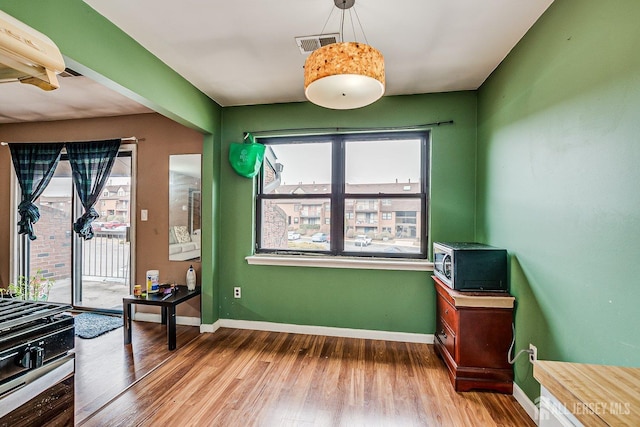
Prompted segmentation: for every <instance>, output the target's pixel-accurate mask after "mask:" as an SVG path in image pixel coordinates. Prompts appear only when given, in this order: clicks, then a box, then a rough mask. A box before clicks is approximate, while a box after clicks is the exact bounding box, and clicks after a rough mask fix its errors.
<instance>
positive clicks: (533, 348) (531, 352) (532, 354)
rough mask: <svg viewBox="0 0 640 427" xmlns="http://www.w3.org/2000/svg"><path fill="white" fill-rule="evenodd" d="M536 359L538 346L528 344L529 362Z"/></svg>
mask: <svg viewBox="0 0 640 427" xmlns="http://www.w3.org/2000/svg"><path fill="white" fill-rule="evenodd" d="M537 361H538V347H536V346H535V345H533V344H529V362H531V363H535V362H537Z"/></svg>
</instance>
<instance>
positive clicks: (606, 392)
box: [533, 360, 640, 426]
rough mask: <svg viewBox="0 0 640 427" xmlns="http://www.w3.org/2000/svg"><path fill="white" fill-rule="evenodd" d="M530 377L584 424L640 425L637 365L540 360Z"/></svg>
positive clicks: (639, 383) (638, 370)
mask: <svg viewBox="0 0 640 427" xmlns="http://www.w3.org/2000/svg"><path fill="white" fill-rule="evenodd" d="M533 377H534V378H535V379H536V380H538V382H540V384H541V385H542V386H544V387H545V388H546V389H547V390H549V392H550V393H551V394H553V396H555V397H556V399H558V400H559V401H560V402H561V403H562V404H563V405H564V406H565V407H566V408H567V410H568V411H569V412H571V413H572V414H573V415H574V416H575V417H576V418H577V419H578V420H579V421H580V422H581V423H583V424H584V425H585V426H638V425H640V393H639V390H640V368H625V367H621V366H605V365H588V364H582V363H569V362H552V361H547V360H539V361H537V362H536V363H535V365H534V367H533Z"/></svg>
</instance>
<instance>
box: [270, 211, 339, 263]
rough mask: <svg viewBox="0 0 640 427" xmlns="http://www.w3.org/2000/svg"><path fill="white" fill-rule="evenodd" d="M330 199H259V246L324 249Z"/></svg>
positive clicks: (329, 218) (326, 237) (329, 216)
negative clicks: (260, 217)
mask: <svg viewBox="0 0 640 427" xmlns="http://www.w3.org/2000/svg"><path fill="white" fill-rule="evenodd" d="M326 206H329V207H331V200H330V199H302V200H300V199H298V200H295V201H291V200H286V199H278V200H273V199H270V200H263V201H262V204H261V209H260V211H261V216H262V221H261V224H262V227H261V229H260V232H261V242H260V247H261V248H263V249H271V250H282V249H284V250H292V251H327V250H329V241H330V237H329V232H330V229H331V209H329V210H327V209H325V207H326Z"/></svg>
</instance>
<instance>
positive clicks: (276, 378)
mask: <svg viewBox="0 0 640 427" xmlns="http://www.w3.org/2000/svg"><path fill="white" fill-rule="evenodd" d="M85 425H87V426H105V425H108V426H156V425H170V426H225V427H226V426H296V427H298V426H349V427H351V426H367V427H369V426H402V427H407V426H456V427H458V426H480V425H482V426H506V425H511V426H533V425H534V423H533V422H532V421H531V420H530V419H529V418H528V416H527V415H526V413H525V412H524V410H523V409H522V408H521V407H520V406H519V405H518V404H517V402H515V400H514V398H513V397H512V396H507V395H501V394H495V393H483V392H478V393H476V392H466V393H456V392H455V391H454V390H453V387H452V386H451V383H450V382H449V377H448V374H447V371H446V368H445V367H444V365H443V364H442V361H441V360H439V359H438V358H437V357H436V356H435V353H434V350H433V346H432V345H427V344H414V343H401V342H388V341H376V340H364V339H352V338H338V337H324V336H311V335H296V334H287V333H274V332H259V331H246V330H234V329H224V328H223V329H220V330H218V331H216V332H215V333H214V334H202V335H200V336H198V337H197V338H196V339H194V340H193V341H192V342H190V343H189V344H187V345H185V346H184V347H182V348H179V349H178V350H177V351H176V352H175V356H174V357H173V358H171V360H169V361H168V362H167V363H165V364H163V365H162V366H160V367H159V368H157V369H156V370H154V371H153V372H152V373H151V374H149V375H148V376H147V377H145V378H144V379H143V380H141V381H139V382H138V383H136V384H135V385H134V386H132V387H131V388H130V389H128V390H127V391H125V392H124V393H123V394H122V395H120V396H119V397H118V398H117V399H115V400H114V401H112V402H111V403H110V404H109V405H107V406H106V407H104V408H103V409H102V410H100V411H99V412H97V413H96V414H94V415H93V416H92V417H90V418H88V419H87V420H86V422H85Z"/></svg>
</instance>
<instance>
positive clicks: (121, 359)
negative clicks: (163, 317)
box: [75, 322, 200, 425]
mask: <svg viewBox="0 0 640 427" xmlns="http://www.w3.org/2000/svg"><path fill="white" fill-rule="evenodd" d="M176 331H177V332H176V341H177V344H178V348H180V347H183V346H185V345H186V344H187V343H188V342H189V341H191V340H192V339H194V338H196V337H197V336H198V335H199V333H200V328H198V327H196V326H182V325H177V329H176ZM75 352H76V375H75V421H76V425H78V424H80V423H82V421H83V420H84V419H85V418H86V417H88V416H89V415H91V414H92V413H94V412H95V411H97V410H98V409H100V407H101V406H102V405H104V404H105V403H107V402H108V401H109V400H111V399H113V398H114V397H116V396H117V395H118V394H119V393H121V392H122V391H123V390H124V389H126V388H127V387H128V386H129V385H131V384H132V383H133V382H134V381H136V380H138V379H140V378H142V377H144V375H146V374H148V373H149V372H150V371H152V370H153V369H154V368H156V367H157V366H158V365H160V364H161V363H162V362H164V361H165V360H167V359H168V358H170V357H171V356H172V355H173V354H175V351H169V350H167V332H166V327H165V326H162V325H160V324H158V323H149V322H133V329H132V344H130V345H127V346H125V345H124V343H123V331H122V328H119V329H115V330H113V331H111V332H108V333H106V334H104V335H101V336H99V337H97V338H93V339H82V338H79V337H76V339H75Z"/></svg>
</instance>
